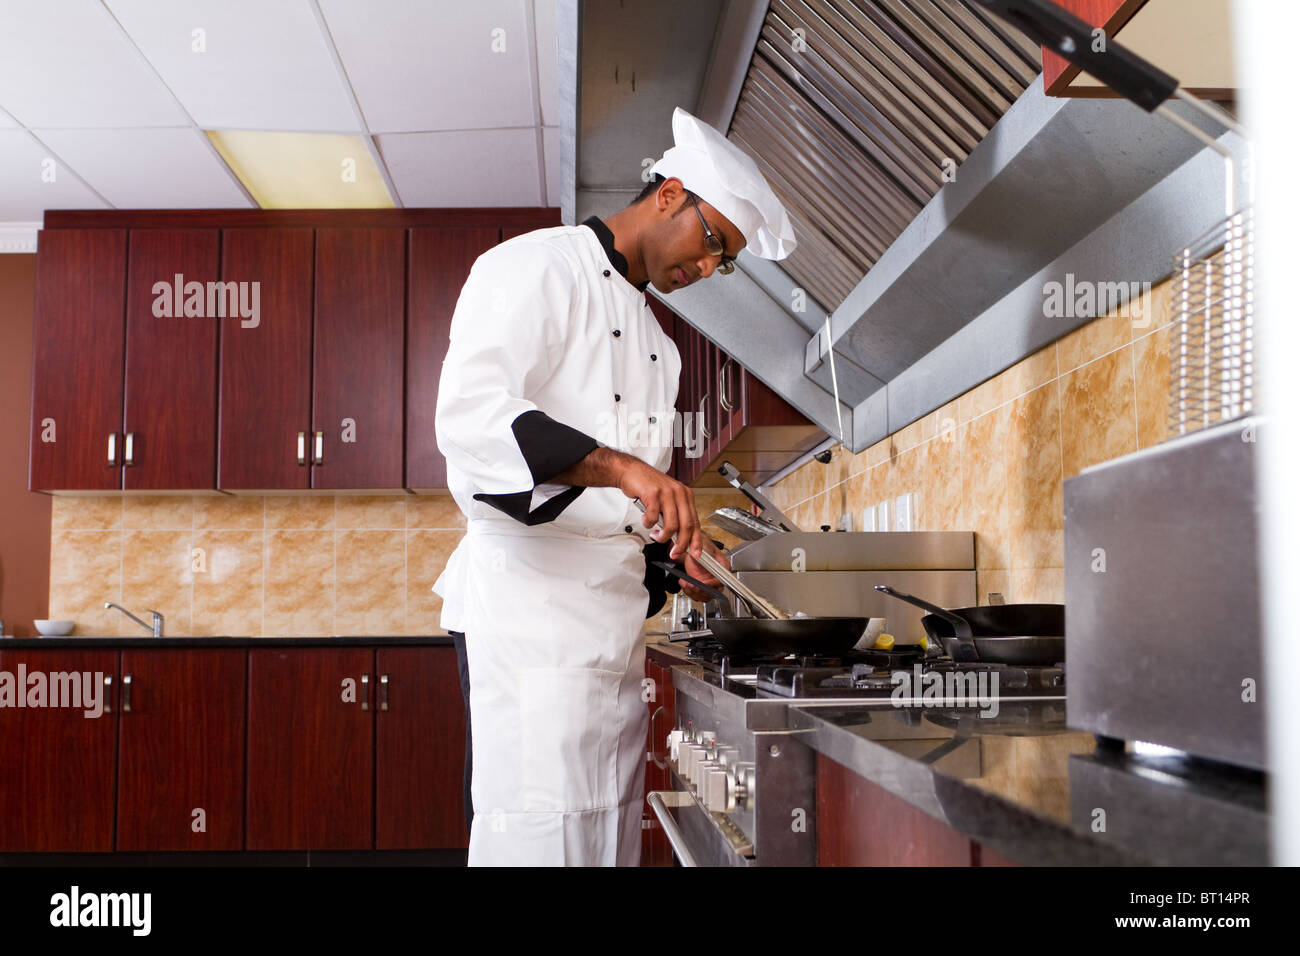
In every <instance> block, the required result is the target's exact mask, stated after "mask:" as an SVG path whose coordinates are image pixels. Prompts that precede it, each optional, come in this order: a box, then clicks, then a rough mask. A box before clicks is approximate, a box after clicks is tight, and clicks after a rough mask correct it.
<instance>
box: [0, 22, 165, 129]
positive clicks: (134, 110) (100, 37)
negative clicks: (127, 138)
mask: <svg viewBox="0 0 1300 956" xmlns="http://www.w3.org/2000/svg"><path fill="white" fill-rule="evenodd" d="M0 23H3V24H4V28H3V29H0V107H4V109H6V110H8V111H9V113H11V114H12V115H13V117H14V118H15V119H17V120H18V121H19V122H20V123H22V124H23V125H24V126H27V127H30V128H36V127H43V128H48V127H54V126H60V127H68V128H77V127H81V128H88V127H123V126H179V125H188V123H189V119H188V117H186V116H185V113H184V112H183V111H182V110H181V108H180V107H179V106H178V105H177V104H176V101H175V100H174V99H173V98H172V96H171V94H169V93H168V92H167V89H166V87H164V86H163V84H162V83H161V82H160V81H159V80H158V77H157V76H155V75H154V73H153V71H151V70H150V69H149V67H148V65H147V64H146V63H145V62H144V60H143V59H142V58H141V56H140V54H139V53H138V52H137V51H136V50H135V49H134V48H133V47H132V46H131V42H130V41H129V40H128V39H127V37H126V35H125V34H123V33H122V30H121V28H120V27H119V26H118V25H117V23H116V22H114V20H113V18H112V16H111V15H110V14H109V13H108V11H107V10H106V9H105V8H104V7H103V6H102V5H101V4H100V3H98V2H97V0H61V2H43V3H32V2H30V0H0Z"/></svg>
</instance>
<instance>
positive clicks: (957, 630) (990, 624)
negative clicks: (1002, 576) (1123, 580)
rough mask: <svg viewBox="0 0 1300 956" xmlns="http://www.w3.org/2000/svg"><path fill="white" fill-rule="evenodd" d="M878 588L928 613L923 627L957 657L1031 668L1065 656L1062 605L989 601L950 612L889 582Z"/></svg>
mask: <svg viewBox="0 0 1300 956" xmlns="http://www.w3.org/2000/svg"><path fill="white" fill-rule="evenodd" d="M876 590H877V591H883V592H884V593H885V594H888V595H890V596H891V597H896V598H898V599H899V600H900V601H906V602H907V603H908V604H914V605H916V606H917V607H920V608H924V609H925V610H927V611H929V612H930V613H929V614H927V615H926V616H925V617H923V618H921V626H922V627H924V628H925V633H926V635H927V636H928V637H929V638H930V639H931V640H933V641H937V642H939V644H940V645H941V646H942V647H943V649H944V651H945V652H946V653H947V654H948V655H949V656H950V657H951V658H952V659H953V660H954V661H963V662H971V661H984V662H985V663H990V664H1020V665H1025V666H1033V665H1039V664H1059V663H1060V662H1061V661H1064V660H1065V605H1064V604H988V605H982V606H979V607H962V608H957V609H955V610H951V611H950V610H946V609H944V608H941V607H939V606H938V605H937V604H931V603H930V602H929V601H924V600H922V599H921V598H918V597H913V596H912V595H910V594H904V593H903V592H902V591H899V590H897V589H895V588H892V587H890V586H889V585H887V584H877V585H876Z"/></svg>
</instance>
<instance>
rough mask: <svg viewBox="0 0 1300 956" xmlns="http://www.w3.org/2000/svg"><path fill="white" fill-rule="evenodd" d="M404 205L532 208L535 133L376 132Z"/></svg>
mask: <svg viewBox="0 0 1300 956" xmlns="http://www.w3.org/2000/svg"><path fill="white" fill-rule="evenodd" d="M375 140H376V142H377V144H378V146H379V152H380V154H381V155H382V156H383V157H384V164H385V165H386V166H387V167H388V172H389V174H390V175H391V176H392V178H393V185H394V186H395V187H396V188H397V192H398V194H399V195H400V196H401V198H402V203H403V204H404V205H406V206H537V205H540V204H541V202H542V197H541V196H540V195H538V193H539V189H538V182H537V173H538V170H537V133H536V131H535V130H532V129H523V130H513V129H512V130H461V131H457V132H450V133H389V134H386V135H384V136H376V137H375Z"/></svg>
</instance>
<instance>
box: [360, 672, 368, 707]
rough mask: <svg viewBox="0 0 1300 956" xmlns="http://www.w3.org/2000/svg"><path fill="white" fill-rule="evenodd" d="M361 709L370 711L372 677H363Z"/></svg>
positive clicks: (366, 675)
mask: <svg viewBox="0 0 1300 956" xmlns="http://www.w3.org/2000/svg"><path fill="white" fill-rule="evenodd" d="M361 709H362V710H369V709H370V675H369V674H362V675H361Z"/></svg>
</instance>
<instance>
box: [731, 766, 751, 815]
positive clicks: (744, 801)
mask: <svg viewBox="0 0 1300 956" xmlns="http://www.w3.org/2000/svg"><path fill="white" fill-rule="evenodd" d="M735 768H736V769H735V777H734V779H733V780H732V787H733V789H734V793H735V801H736V806H737V807H738V808H739V809H741V810H753V809H754V765H753V764H752V763H737V764H736V765H735Z"/></svg>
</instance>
